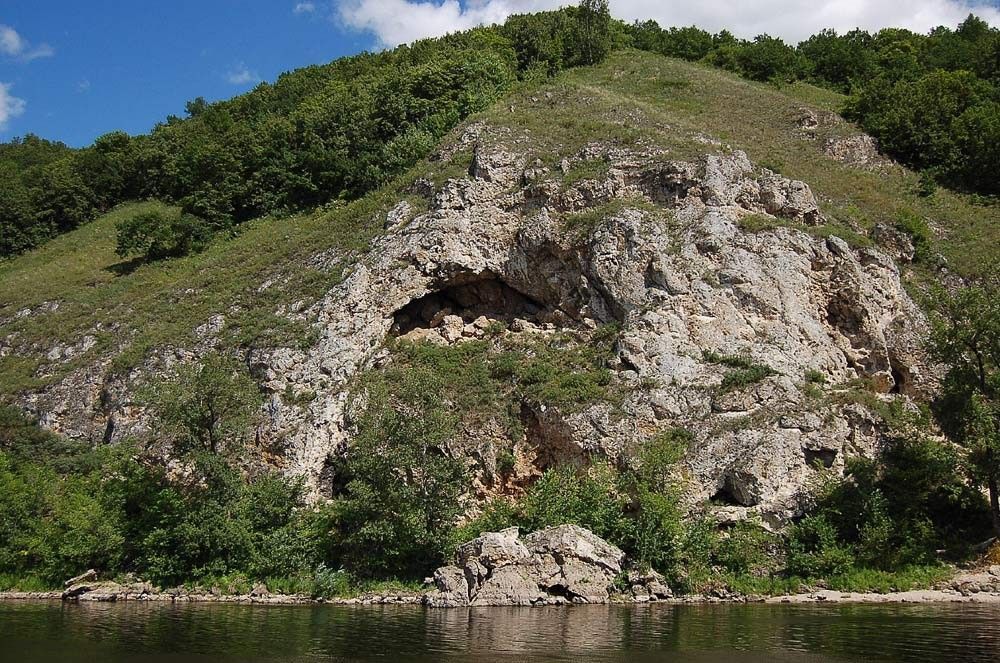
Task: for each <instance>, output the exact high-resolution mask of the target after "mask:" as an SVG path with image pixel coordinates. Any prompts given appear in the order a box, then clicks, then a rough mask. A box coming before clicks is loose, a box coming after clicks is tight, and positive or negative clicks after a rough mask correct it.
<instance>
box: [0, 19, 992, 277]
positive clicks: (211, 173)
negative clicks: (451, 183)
mask: <svg viewBox="0 0 1000 663" xmlns="http://www.w3.org/2000/svg"><path fill="white" fill-rule="evenodd" d="M628 46H633V47H636V48H639V49H644V50H648V51H652V52H656V53H661V54H663V55H667V56H671V57H678V58H683V59H685V60H690V61H704V62H706V63H709V64H712V65H714V66H718V67H721V68H724V69H727V70H730V71H733V72H736V73H738V74H740V75H743V76H745V77H747V78H750V79H753V80H758V81H771V82H775V83H786V82H790V81H796V80H804V81H809V82H812V83H815V84H817V85H820V86H824V87H828V88H831V89H834V90H837V91H839V92H843V93H848V94H850V98H849V102H848V103H847V105H846V107H845V109H844V112H845V114H846V115H847V116H848V117H849V118H851V119H854V120H856V121H857V122H859V124H861V126H862V127H863V128H864V129H865V130H866V131H868V132H869V133H871V134H872V135H873V136H875V137H876V138H877V139H879V141H880V143H881V145H882V147H883V149H884V150H885V151H887V152H888V153H889V154H891V155H892V156H894V157H895V158H897V159H899V160H900V161H902V162H904V163H906V164H908V165H910V166H912V167H914V168H917V169H919V170H922V171H924V172H926V173H927V175H928V181H938V182H941V183H944V184H947V185H949V186H953V187H958V188H962V189H967V190H971V191H974V192H978V193H983V194H988V195H993V194H997V193H1000V179H998V178H996V177H995V176H993V173H994V172H995V171H996V169H997V166H998V165H1000V147H998V145H1000V32H998V30H996V29H995V28H991V27H990V26H989V25H988V24H986V23H985V22H984V21H982V20H980V19H978V18H976V17H974V16H970V17H969V18H968V19H967V20H966V21H964V22H963V23H962V24H961V25H959V26H958V27H957V28H956V29H954V30H952V29H949V28H945V27H941V28H936V29H934V30H933V31H931V32H930V33H929V34H926V35H925V34H918V33H915V32H912V31H909V30H902V29H885V30H882V31H880V32H877V33H874V34H873V33H869V32H866V31H862V30H855V31H852V32H849V33H847V34H843V35H841V34H837V33H836V32H834V31H832V30H825V31H823V32H820V33H819V34H817V35H814V36H812V37H810V38H809V39H807V40H805V41H803V42H802V43H800V44H798V46H792V45H789V44H786V43H785V42H784V41H782V40H781V39H778V38H775V37H771V36H768V35H761V36H758V37H757V38H756V39H753V40H743V39H737V38H736V37H735V36H733V35H732V34H731V33H729V32H727V31H722V32H720V33H718V34H710V33H708V32H706V31H704V30H701V29H699V28H696V27H687V28H670V29H662V28H660V27H659V25H657V24H656V23H655V22H653V21H646V22H636V23H634V24H632V25H626V24H625V23H623V22H621V21H617V20H614V19H612V18H611V16H610V14H609V13H608V9H607V2H606V1H605V0H584V1H583V2H582V3H581V4H580V6H579V7H569V8H565V9H562V10H560V11H556V12H544V13H538V14H528V15H518V16H512V17H511V18H510V19H508V20H507V22H506V23H505V24H504V25H501V26H494V27H485V28H476V29H473V30H470V31H467V32H462V33H457V34H452V35H448V36H446V37H442V38H438V39H426V40H422V41H418V42H415V43H413V44H410V45H406V46H400V47H399V48H396V49H394V50H392V51H386V52H382V53H362V54H360V55H357V56H353V57H348V58H343V59H340V60H337V61H335V62H332V63H330V64H327V65H321V66H312V67H306V68H303V69H298V70H295V71H293V72H290V73H286V74H283V75H282V76H280V77H279V78H278V80H277V81H275V82H274V83H273V84H272V83H262V84H261V85H259V86H258V87H257V88H256V89H255V90H253V91H252V92H250V93H248V94H245V95H242V96H239V97H235V98H233V99H231V100H228V101H221V102H217V103H208V102H206V101H205V100H204V99H201V98H198V99H195V100H193V101H191V102H188V103H187V104H186V112H185V117H183V118H181V117H176V116H170V117H168V118H167V119H166V121H164V122H162V123H160V124H158V125H157V126H156V127H155V128H154V129H153V130H152V131H151V132H150V133H149V134H144V135H138V136H129V135H128V134H126V133H124V132H112V133H109V134H106V135H104V136H101V137H100V138H98V139H97V140H96V141H94V143H93V145H90V146H88V147H86V148H83V149H80V150H74V149H70V148H68V147H66V146H65V145H62V144H60V143H56V142H50V141H46V140H44V139H42V138H39V137H37V136H31V135H29V136H26V137H24V138H20V139H15V140H14V141H11V142H9V143H6V144H3V145H0V257H4V256H11V255H16V254H18V253H21V252H23V251H26V250H29V249H31V248H34V247H35V246H38V245H40V244H41V243H43V242H45V241H46V240H47V239H49V238H51V237H53V236H55V235H57V234H60V233H63V232H66V231H69V230H72V229H73V228H75V227H77V226H79V225H80V224H81V223H86V222H87V221H90V220H91V219H93V218H95V217H96V216H97V215H99V214H101V213H103V212H105V211H107V210H109V209H111V208H112V207H114V206H115V205H117V204H119V203H122V202H125V201H130V200H143V199H154V198H155V199H159V200H163V201H166V202H169V203H172V204H176V205H177V206H178V207H179V208H180V209H181V210H182V211H181V212H179V213H178V214H176V215H174V216H170V217H163V216H156V217H155V218H145V219H138V220H136V221H135V222H134V223H132V224H131V225H130V226H129V227H127V228H125V229H123V232H122V237H121V241H120V242H119V249H120V253H121V254H122V255H123V257H125V256H129V255H140V256H144V257H148V258H160V257H168V256H171V255H179V254H183V253H185V252H187V251H190V250H192V249H194V248H197V247H198V246H200V245H202V244H204V242H206V241H207V240H208V239H209V238H210V237H211V236H213V235H214V234H216V233H218V232H220V231H226V230H228V229H231V228H232V227H233V226H234V225H236V224H239V223H241V222H243V221H246V220H248V219H251V218H255V217H260V216H266V215H283V214H287V213H290V212H294V211H296V210H303V209H309V208H313V207H316V206H319V205H323V204H326V203H329V202H331V201H335V200H341V199H351V198H356V197H359V196H362V195H364V194H365V193H367V192H369V191H371V190H373V189H374V188H377V187H378V186H380V185H382V184H384V183H385V182H387V181H388V180H389V179H390V178H392V177H393V176H395V175H398V174H399V173H401V172H403V171H404V170H406V169H407V168H408V167H409V166H411V165H413V164H414V163H415V162H416V161H417V160H419V159H420V158H422V157H424V156H426V155H427V154H428V153H429V152H430V151H431V149H432V147H433V146H434V145H435V143H436V142H437V141H438V140H439V139H440V138H441V137H442V136H443V135H444V133H446V132H447V131H449V130H450V129H451V128H453V127H454V126H455V125H457V124H458V123H459V122H460V121H462V119H464V118H465V117H467V116H468V115H469V114H471V113H474V112H476V111H479V110H482V109H484V108H486V107H487V106H489V105H490V104H491V103H493V102H494V101H496V100H497V99H499V98H500V97H501V96H502V95H503V94H505V93H506V92H508V91H509V90H510V89H512V87H513V86H514V85H515V84H516V83H517V82H518V81H523V80H531V79H536V78H540V77H545V76H551V75H554V74H555V73H558V72H559V71H561V70H563V69H565V68H567V67H573V66H578V65H587V64H594V63H597V62H600V61H601V60H603V59H604V58H605V57H606V56H607V55H608V53H610V52H611V51H613V50H615V49H617V48H622V47H628Z"/></svg>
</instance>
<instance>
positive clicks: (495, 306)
mask: <svg viewBox="0 0 1000 663" xmlns="http://www.w3.org/2000/svg"><path fill="white" fill-rule="evenodd" d="M518 140H519V139H517V138H513V137H511V136H509V135H507V134H505V133H503V132H501V131H499V130H496V131H494V130H491V129H489V128H487V127H485V126H483V125H473V126H471V127H470V128H469V129H468V131H467V132H466V135H465V136H463V138H462V139H461V144H463V145H474V146H475V149H474V157H473V161H472V163H471V165H470V168H469V175H468V176H467V177H463V178H457V179H451V180H448V181H446V182H445V183H443V184H441V185H439V186H435V185H432V184H431V183H430V182H427V181H426V180H423V181H421V182H420V184H421V186H420V187H416V188H415V189H414V190H415V191H419V192H421V195H424V196H425V197H426V199H427V202H428V208H429V209H428V210H427V211H426V212H422V213H415V212H414V210H413V208H412V207H411V206H410V205H409V204H408V203H401V204H400V205H398V206H396V207H394V208H393V209H392V210H391V211H390V212H389V213H388V214H387V216H386V218H385V219H384V227H385V228H386V231H385V234H384V235H383V236H382V237H381V238H379V239H378V240H376V241H375V243H374V244H373V246H372V247H371V249H370V250H369V251H368V252H367V254H365V255H363V256H361V257H360V258H359V259H358V261H357V262H356V264H355V266H354V267H353V270H352V271H351V272H350V273H349V274H348V275H347V277H346V278H345V279H343V281H342V282H340V283H339V284H338V285H336V286H335V287H333V288H332V289H331V290H330V291H329V292H328V293H327V294H326V296H325V297H323V298H322V299H321V300H320V301H318V302H317V303H316V304H314V305H312V306H311V307H309V308H306V309H304V310H301V311H297V312H296V314H295V315H296V316H297V317H298V319H301V320H305V321H307V322H309V323H310V324H311V325H312V326H313V328H314V330H315V331H316V334H317V337H318V340H317V342H316V343H315V344H314V345H313V346H312V347H310V348H308V349H305V350H303V349H292V348H281V349H276V350H266V351H265V350H256V351H253V352H251V353H249V354H248V355H247V356H246V359H247V361H248V363H249V365H250V368H251V371H252V373H253V374H254V376H255V377H257V378H258V380H259V382H260V384H261V387H262V389H263V390H264V391H265V393H266V394H268V395H269V399H268V402H267V403H266V405H265V407H264V411H263V415H264V416H263V422H264V423H263V424H262V426H261V429H260V430H259V431H258V432H257V440H258V441H261V442H262V443H266V444H267V445H268V447H269V448H270V449H272V450H273V453H272V454H271V455H270V458H271V460H270V461H269V462H272V463H274V464H276V465H278V466H279V467H281V468H282V469H283V471H284V472H286V473H287V474H289V475H291V476H302V477H304V478H305V481H306V485H307V487H308V488H309V489H310V491H311V493H312V494H313V496H314V497H317V498H319V497H322V496H323V495H324V494H325V493H326V491H328V490H329V484H330V476H329V469H328V468H329V465H328V458H329V457H330V455H331V454H335V453H344V452H346V450H347V449H348V448H349V446H350V426H349V425H348V423H347V421H346V420H347V412H346V410H347V401H348V399H347V396H348V390H349V388H350V386H351V381H352V379H353V378H354V377H355V376H356V375H358V373H359V372H360V371H363V370H366V369H368V368H371V367H372V366H374V365H376V364H377V363H378V362H379V361H381V360H383V359H384V358H385V350H384V347H385V343H386V341H387V340H389V339H391V338H392V337H394V336H407V337H408V338H410V339H411V340H422V341H427V342H432V343H440V344H453V343H462V342H465V340H467V339H469V338H479V337H482V335H483V334H484V333H485V330H486V329H488V328H489V327H490V325H491V324H492V323H494V322H503V323H504V325H505V326H507V327H508V328H509V329H510V330H511V333H540V332H545V331H546V330H552V329H557V330H558V329H593V328H595V327H596V326H598V325H602V324H606V323H616V324H618V325H620V328H621V336H620V340H619V341H618V346H617V348H616V355H617V356H616V359H615V366H614V368H615V376H614V381H615V384H616V385H617V386H618V388H620V390H621V392H622V393H623V394H625V397H624V398H623V402H622V404H621V405H620V407H619V408H618V409H617V410H615V409H614V408H612V407H611V406H609V405H608V404H597V405H593V406H591V407H589V408H585V409H583V410H582V411H579V412H574V413H572V414H563V413H560V412H559V411H557V410H555V409H553V408H548V409H544V408H535V411H534V412H532V413H531V414H532V417H531V419H532V422H533V425H532V430H533V435H532V439H531V440H530V442H531V444H533V445H535V446H536V447H538V455H539V456H546V455H547V456H548V457H551V458H553V459H554V460H559V458H560V457H566V458H573V459H574V460H577V459H579V458H583V459H588V458H595V457H597V458H603V459H607V460H609V461H612V462H615V463H627V462H628V458H629V455H630V453H631V452H633V451H634V450H635V449H636V448H637V447H638V446H639V445H640V444H641V443H642V441H643V440H645V439H648V438H649V437H650V435H652V434H654V433H655V432H656V431H659V430H663V429H665V428H670V427H683V428H686V429H688V430H689V431H690V432H691V433H692V434H693V441H692V443H691V445H690V448H689V449H688V452H687V455H686V458H685V459H684V461H683V471H682V474H683V476H684V477H685V480H686V486H687V494H688V496H689V498H690V499H691V500H692V501H698V500H706V499H709V498H714V500H713V501H714V502H715V503H717V504H719V503H721V505H722V506H723V507H724V509H723V511H724V513H725V517H726V518H731V519H732V518H736V519H738V518H743V517H746V516H747V514H748V513H752V512H759V513H761V514H762V515H763V516H764V518H765V522H766V523H768V524H772V525H776V526H780V524H781V523H783V522H785V521H787V519H788V518H789V517H790V516H791V515H793V514H794V513H795V512H796V509H797V508H798V499H799V495H800V493H801V490H802V488H803V486H804V485H806V482H807V481H808V479H809V478H810V477H811V476H812V475H813V473H814V472H815V471H816V470H815V465H816V464H817V463H820V464H822V465H824V466H826V467H829V468H832V469H834V470H838V471H839V470H841V469H842V468H843V465H844V461H845V458H846V457H848V456H851V455H870V454H873V453H874V452H875V451H876V450H877V448H878V445H879V444H880V440H881V424H880V421H879V419H878V418H877V417H876V416H874V415H873V413H872V412H871V411H870V410H869V409H868V408H866V407H863V406H861V405H859V404H857V403H854V402H850V400H849V399H845V398H835V397H832V396H831V394H832V395H835V394H836V392H837V389H838V388H839V386H840V385H845V384H848V383H851V382H852V381H858V380H862V381H864V384H865V385H866V388H867V389H870V390H872V391H874V392H875V393H874V395H873V397H874V398H876V399H883V400H888V399H903V400H906V399H907V398H908V397H919V396H923V395H926V394H928V393H930V392H931V391H933V389H934V388H935V384H936V382H935V379H936V378H935V371H934V369H933V367H931V366H929V365H928V363H927V360H926V358H925V357H924V355H923V352H922V350H921V344H920V339H921V336H922V334H923V332H924V329H925V326H926V322H925V320H924V318H923V316H922V314H921V312H920V311H919V309H918V308H917V306H916V305H915V304H914V303H913V301H912V300H911V299H910V297H909V296H908V295H907V294H906V292H905V290H904V288H903V287H902V285H901V283H900V274H899V270H898V268H897V266H896V264H895V263H894V261H893V259H892V258H891V257H890V256H889V255H887V254H885V253H882V252H881V251H879V250H877V249H874V248H868V247H862V248H856V247H853V246H851V245H849V244H848V243H847V242H846V241H844V240H843V239H840V238H838V237H836V236H829V237H822V236H817V234H815V232H814V230H815V227H816V226H818V225H821V224H823V222H824V220H823V217H822V213H821V210H820V207H819V205H818V203H817V201H816V199H815V197H814V195H813V193H812V191H811V190H810V187H809V186H808V185H807V184H806V183H803V182H797V181H794V180H789V179H787V178H785V177H783V176H781V175H780V174H777V173H774V172H771V171H769V170H766V169H763V168H758V167H755V166H754V164H752V163H751V162H750V160H749V159H748V158H747V156H746V155H745V154H744V153H742V152H739V151H735V152H727V153H716V154H710V155H707V156H705V157H704V158H702V159H701V160H698V161H694V162H680V161H670V160H668V159H666V156H668V155H665V154H663V153H660V152H656V151H654V150H649V151H645V152H643V151H641V150H639V151H637V150H625V149H622V148H619V147H616V146H607V145H600V144H595V145H591V146H588V147H587V148H585V149H584V150H582V151H581V152H580V153H579V154H578V155H576V156H574V157H572V158H571V159H568V160H566V161H565V162H564V163H563V164H562V170H564V171H566V170H568V169H570V168H572V167H573V166H574V165H575V164H579V163H584V162H590V161H601V162H602V163H603V165H604V166H606V168H604V169H603V171H604V172H603V174H602V175H600V176H598V177H595V178H592V179H584V180H582V181H579V182H575V183H573V184H569V185H568V184H566V183H565V182H561V181H559V180H558V178H557V177H556V176H555V175H553V174H552V173H551V172H549V171H548V170H547V169H544V168H540V167H539V166H538V165H537V164H534V163H532V164H529V163H528V162H527V157H526V156H525V155H526V154H527V153H528V152H529V147H530V146H529V145H525V144H522V143H519V142H518ZM522 140H523V139H522ZM585 213H592V215H594V216H596V218H597V220H596V221H594V222H593V223H591V224H589V225H585V226H584V227H582V228H581V227H580V226H578V225H574V224H573V223H572V221H573V220H574V219H578V218H580V216H579V215H581V214H585ZM762 219H763V220H765V221H766V223H764V224H761V223H760V221H761V220H762ZM750 222H754V223H750ZM751 227H753V228H759V227H762V228H763V229H757V230H750V228H751ZM220 324H221V323H220ZM216 326H218V325H216ZM213 329H214V327H212V325H209V326H208V327H206V334H208V335H211V334H212V333H213ZM73 351H74V349H73V348H67V349H63V350H61V352H64V353H72V352H73ZM198 353H199V348H193V349H190V350H185V351H175V352H174V354H173V355H172V356H171V357H170V358H169V361H166V360H164V361H161V362H160V363H159V364H157V365H154V366H147V373H148V372H150V371H163V370H168V369H169V366H170V364H171V363H175V362H176V361H194V360H196V359H197V356H198ZM720 357H721V358H723V359H724V360H725V359H726V358H730V359H729V360H728V361H730V363H732V360H731V358H733V357H738V358H740V360H741V361H742V362H744V363H746V364H750V365H755V366H758V367H765V368H766V369H767V370H766V371H763V372H762V373H763V375H764V376H763V377H759V379H754V380H752V381H749V380H743V381H740V380H739V379H737V378H738V377H739V376H733V375H732V373H733V372H734V370H735V369H733V368H732V367H731V366H729V365H727V364H726V361H720V360H719V358H720ZM713 358H714V359H713ZM141 373H142V371H137V372H136V373H134V374H133V375H131V376H128V377H126V378H121V377H115V378H109V377H108V375H109V373H108V366H107V362H105V363H104V364H98V365H93V366H89V367H87V368H85V369H82V370H80V371H77V372H75V373H73V374H71V375H69V376H68V377H66V378H65V379H63V380H62V381H61V382H59V383H57V384H56V385H55V386H53V387H51V388H49V389H47V390H46V391H43V392H39V393H34V394H31V395H29V396H26V397H25V399H24V403H23V405H24V406H25V407H26V408H27V409H30V410H32V411H34V412H36V413H39V414H41V415H42V421H43V423H45V425H47V426H49V427H51V428H55V429H58V430H60V431H63V432H65V433H67V434H70V435H73V436H76V437H85V438H90V439H93V440H95V441H98V440H104V441H108V442H114V441H116V440H119V439H122V438H124V437H126V436H128V435H129V434H131V433H133V432H136V431H141V430H142V427H143V426H144V425H145V423H146V420H145V414H144V413H143V412H142V411H141V410H140V409H138V408H136V407H135V406H134V404H133V403H132V400H133V399H131V398H130V394H131V392H132V390H133V389H134V385H135V383H136V381H137V380H138V378H140V377H142V375H141ZM817 385H825V386H824V387H823V388H822V389H819V388H818V387H817ZM817 391H822V392H824V394H820V395H817V393H816V392H817ZM286 393H295V394H299V393H309V394H312V395H314V397H313V398H310V399H301V400H299V399H294V402H285V401H286V399H282V397H281V395H282V394H286ZM473 437H474V436H473ZM549 447H551V448H549ZM477 453H479V455H480V456H482V455H483V454H488V453H489V451H488V450H480V451H479V452H477ZM575 536H577V539H581V537H580V536H579V534H578V533H577V534H576V535H575ZM581 540H582V539H581ZM531 541H532V539H530V538H525V539H523V540H521V539H518V538H517V536H516V535H513V537H511V536H506V538H504V539H503V540H502V541H500V540H497V541H495V542H492V543H490V544H489V545H490V546H493V545H494V543H495V544H496V546H497V549H496V550H495V551H492V549H491V552H488V555H487V556H491V555H494V554H496V555H514V556H517V555H522V556H523V554H524V551H525V550H529V551H531V546H532V545H535V544H532V543H531ZM484 545H485V544H484ZM538 545H541V544H538ZM546 545H556V542H550V543H549V544H546ZM567 545H568V544H567ZM581 545H582V544H581ZM483 554H487V553H483ZM532 554H534V553H532ZM479 557H480V555H479V554H478V553H477V559H478V558H479ZM552 557H553V559H554V558H555V556H554V554H553V555H552ZM489 559H491V560H492V559H493V557H489ZM572 559H579V558H578V557H573V558H572ZM573 563H575V562H573ZM573 563H571V564H570V566H568V567H567V566H565V565H564V564H561V563H560V564H557V565H556V566H558V567H559V569H558V572H559V573H563V574H565V573H571V574H572V573H576V570H575V569H574V568H573V566H572V564H573ZM496 568H497V569H506V570H503V571H502V572H501V573H500V574H499V575H491V576H490V582H489V583H487V584H486V585H481V584H476V585H475V586H476V587H477V589H476V590H475V596H476V597H479V596H482V597H483V598H482V600H484V601H486V600H492V599H490V598H489V597H490V596H491V592H494V591H496V592H499V593H501V594H504V593H506V592H509V591H513V590H514V589H518V588H522V587H523V586H524V584H525V583H526V582H527V580H525V578H524V577H523V575H522V571H521V570H519V569H521V568H522V567H521V566H519V565H518V564H506V565H502V566H499V567H496ZM547 568H550V570H552V572H553V573H556V570H555V567H554V566H553V567H547ZM447 574H451V575H449V578H450V579H449V580H448V583H447V585H448V586H449V587H456V588H458V589H456V590H455V591H459V590H460V589H461V583H462V582H463V580H462V579H461V578H459V576H458V575H455V572H453V571H447V572H446V575H447ZM452 576H453V577H452ZM464 577H465V575H464V572H463V575H462V578H464ZM472 580H474V581H475V583H480V581H481V578H479V576H476V577H475V578H473V579H472ZM594 581H595V582H596V584H595V585H594V586H593V587H591V586H590V585H589V584H587V583H584V582H583V581H582V579H579V578H578V579H577V580H576V581H574V586H575V587H577V588H578V589H579V590H580V592H579V594H578V595H579V596H581V597H584V598H587V599H588V600H589V598H590V597H592V596H598V597H599V596H600V595H601V589H600V587H601V583H603V582H604V581H603V580H602V579H601V578H594ZM464 582H467V583H470V582H471V581H470V580H468V579H466V580H464ZM529 584H530V583H529ZM472 586H473V584H469V591H471V588H472Z"/></svg>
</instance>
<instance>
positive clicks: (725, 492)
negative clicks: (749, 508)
mask: <svg viewBox="0 0 1000 663" xmlns="http://www.w3.org/2000/svg"><path fill="white" fill-rule="evenodd" d="M708 501H709V502H711V503H712V504H714V505H716V506H743V505H742V504H741V503H740V501H739V500H738V499H736V496H735V495H733V491H732V487H731V486H730V482H729V479H728V477H727V478H726V481H725V482H723V484H722V487H720V488H719V489H718V490H717V491H715V494H714V495H712V497H710V498H709V500H708Z"/></svg>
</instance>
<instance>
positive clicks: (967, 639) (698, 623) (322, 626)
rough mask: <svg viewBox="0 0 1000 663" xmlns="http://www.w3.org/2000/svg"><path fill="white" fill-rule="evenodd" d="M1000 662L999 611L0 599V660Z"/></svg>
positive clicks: (28, 662) (976, 608) (943, 607)
mask: <svg viewBox="0 0 1000 663" xmlns="http://www.w3.org/2000/svg"><path fill="white" fill-rule="evenodd" d="M375 659H380V660H387V661H398V660H401V661H467V662H470V663H473V662H474V663H485V662H487V661H517V662H518V663H532V662H534V661H573V662H574V663H586V662H590V661H626V660H627V661H630V662H632V661H636V662H642V661H693V662H696V663H698V662H713V663H714V662H726V663H729V662H742V661H760V662H762V663H764V662H766V663H774V662H777V661H860V660H865V661H948V662H954V663H960V662H961V663H965V662H968V661H996V660H1000V606H970V605H947V604H942V605H805V606H801V605H800V606H791V605H773V606H772V605H707V606H663V605H661V606H656V605H647V606H580V607H573V608H534V609H521V608H482V609H453V610H425V609H422V608H414V607H357V606H352V607H331V606H318V607H302V606H233V605H178V606H173V605H158V604H151V605H143V604H132V603H130V604H81V605H72V604H68V605H63V604H60V603H14V602H10V603H0V660H3V661H18V662H19V663H37V662H41V661H59V662H64V661H102V662H108V663H118V662H123V661H153V662H171V663H172V662H180V661H185V662H187V661H368V660H375Z"/></svg>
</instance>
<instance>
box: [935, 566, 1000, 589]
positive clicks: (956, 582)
mask: <svg viewBox="0 0 1000 663" xmlns="http://www.w3.org/2000/svg"><path fill="white" fill-rule="evenodd" d="M937 589H945V590H952V591H955V592H958V593H959V594H961V595H962V596H972V595H974V594H1000V566H997V565H994V566H990V567H989V568H987V569H983V570H981V571H966V572H961V573H959V574H958V575H956V576H955V577H954V578H951V579H950V580H948V581H947V582H945V583H942V584H941V585H939V586H938V588H937Z"/></svg>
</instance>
